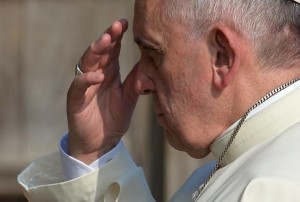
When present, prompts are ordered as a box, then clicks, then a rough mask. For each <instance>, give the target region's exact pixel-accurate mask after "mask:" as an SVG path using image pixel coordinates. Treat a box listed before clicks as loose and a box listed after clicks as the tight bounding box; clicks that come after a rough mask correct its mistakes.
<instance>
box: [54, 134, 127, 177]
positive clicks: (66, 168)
mask: <svg viewBox="0 0 300 202" xmlns="http://www.w3.org/2000/svg"><path fill="white" fill-rule="evenodd" d="M123 147H124V145H123V143H122V141H120V142H119V143H118V144H117V145H116V146H115V147H114V148H113V149H112V150H111V151H109V152H107V153H106V154H104V155H103V156H101V157H100V158H99V159H97V160H96V161H94V162H93V163H92V164H90V165H87V164H85V163H83V162H81V161H79V160H77V159H75V158H73V157H72V156H70V155H69V154H68V134H65V135H64V136H63V137H62V139H61V141H60V144H59V150H60V157H61V162H62V167H63V172H64V176H65V179H66V180H72V179H75V178H78V177H81V176H83V175H85V174H88V173H90V172H92V171H94V170H97V169H99V168H101V167H103V166H104V165H105V164H106V163H107V162H109V161H110V160H111V159H113V158H114V157H115V156H116V155H117V153H118V152H119V151H120V150H121V149H122V148H123Z"/></svg>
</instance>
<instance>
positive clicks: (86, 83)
mask: <svg viewBox="0 0 300 202" xmlns="http://www.w3.org/2000/svg"><path fill="white" fill-rule="evenodd" d="M103 80H104V74H103V73H101V72H100V71H96V72H88V73H85V74H82V75H79V76H76V77H75V78H74V81H73V83H72V84H71V87H70V89H69V92H68V94H70V96H71V97H73V98H74V99H78V98H81V97H83V96H84V95H85V94H86V92H87V91H88V89H89V88H90V87H91V86H94V85H97V84H101V83H102V82H103Z"/></svg>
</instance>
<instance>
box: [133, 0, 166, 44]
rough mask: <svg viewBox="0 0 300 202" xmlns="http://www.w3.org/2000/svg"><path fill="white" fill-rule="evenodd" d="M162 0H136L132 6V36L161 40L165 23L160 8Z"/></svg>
mask: <svg viewBox="0 0 300 202" xmlns="http://www.w3.org/2000/svg"><path fill="white" fill-rule="evenodd" d="M161 2H162V0H136V1H135V7H134V21H133V33H134V37H139V38H147V39H149V40H154V41H159V40H162V38H163V34H164V33H165V30H166V24H165V23H164V22H163V21H162V13H161V9H160V5H161Z"/></svg>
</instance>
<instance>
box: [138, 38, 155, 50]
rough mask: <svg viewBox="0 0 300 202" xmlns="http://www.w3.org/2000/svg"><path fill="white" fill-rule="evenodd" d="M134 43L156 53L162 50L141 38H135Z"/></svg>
mask: <svg viewBox="0 0 300 202" xmlns="http://www.w3.org/2000/svg"><path fill="white" fill-rule="evenodd" d="M134 42H135V43H136V44H137V45H138V46H141V47H143V48H145V49H148V50H156V51H159V50H160V48H158V47H157V46H155V45H153V44H151V43H149V42H147V41H145V40H143V39H141V38H139V37H134Z"/></svg>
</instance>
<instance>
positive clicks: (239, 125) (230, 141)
mask: <svg viewBox="0 0 300 202" xmlns="http://www.w3.org/2000/svg"><path fill="white" fill-rule="evenodd" d="M299 80H300V78H296V79H293V80H291V81H289V82H287V83H285V84H283V85H281V86H279V87H277V88H276V89H274V90H272V91H271V92H269V93H268V94H267V95H265V96H264V97H263V98H262V99H260V100H259V101H258V102H256V103H255V104H254V105H253V106H252V107H250V108H249V109H248V110H247V111H246V113H245V114H244V115H243V116H242V118H241V119H240V121H239V123H238V125H237V126H236V127H235V129H234V131H233V133H232V135H231V136H230V139H229V141H228V143H227V145H226V147H225V149H224V151H223V152H222V154H221V156H220V157H219V159H218V161H217V163H216V166H215V167H214V169H213V171H212V172H211V173H210V175H209V176H208V178H207V180H206V181H205V182H204V183H203V184H202V185H201V186H200V187H199V189H198V191H196V192H195V193H194V194H193V196H192V197H193V202H196V201H197V200H198V199H199V198H200V196H201V194H202V193H203V191H204V189H205V188H206V186H207V184H208V182H209V181H210V180H211V178H212V177H213V175H214V174H215V173H216V172H217V171H218V170H219V169H220V168H221V162H222V161H223V159H224V157H225V155H226V154H227V152H228V149H229V147H230V146H231V144H232V142H233V140H234V139H235V137H236V136H237V134H238V132H239V130H240V128H241V126H242V125H243V123H244V122H245V120H246V118H247V117H248V115H249V114H250V112H251V111H252V110H253V109H255V108H256V107H258V106H259V105H261V104H262V103H264V102H265V101H266V100H268V99H269V98H271V97H273V96H274V95H276V94H277V93H279V92H281V91H282V90H284V89H286V88H287V87H289V86H290V85H292V84H294V83H295V82H297V81H299Z"/></svg>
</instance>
